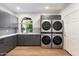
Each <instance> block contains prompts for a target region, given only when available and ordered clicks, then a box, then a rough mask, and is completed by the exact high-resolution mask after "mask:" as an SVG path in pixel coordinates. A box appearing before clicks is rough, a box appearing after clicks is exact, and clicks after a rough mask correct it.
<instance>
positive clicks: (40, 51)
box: [7, 46, 70, 56]
mask: <svg viewBox="0 0 79 59" xmlns="http://www.w3.org/2000/svg"><path fill="white" fill-rule="evenodd" d="M7 56H70V55H69V54H68V53H67V52H66V51H65V50H63V49H46V48H41V47H39V46H18V47H16V48H15V49H13V50H12V51H10V52H9V53H8V54H7Z"/></svg>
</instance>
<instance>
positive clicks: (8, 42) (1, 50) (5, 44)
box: [0, 36, 17, 55]
mask: <svg viewBox="0 0 79 59" xmlns="http://www.w3.org/2000/svg"><path fill="white" fill-rule="evenodd" d="M16 39H17V37H16V36H10V37H6V38H3V39H0V55H4V54H6V53H7V52H9V51H10V50H12V49H13V48H15V47H16Z"/></svg>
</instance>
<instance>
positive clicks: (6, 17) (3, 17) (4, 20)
mask: <svg viewBox="0 0 79 59" xmlns="http://www.w3.org/2000/svg"><path fill="white" fill-rule="evenodd" d="M17 23H18V22H17V18H16V17H15V16H13V15H11V14H9V13H6V12H3V11H0V27H11V28H16V27H17V26H18V24H17Z"/></svg>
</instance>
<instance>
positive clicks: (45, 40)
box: [41, 34, 51, 48]
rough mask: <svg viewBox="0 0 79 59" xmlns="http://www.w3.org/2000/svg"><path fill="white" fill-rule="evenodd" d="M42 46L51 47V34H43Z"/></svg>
mask: <svg viewBox="0 0 79 59" xmlns="http://www.w3.org/2000/svg"><path fill="white" fill-rule="evenodd" d="M41 47H44V48H51V34H41Z"/></svg>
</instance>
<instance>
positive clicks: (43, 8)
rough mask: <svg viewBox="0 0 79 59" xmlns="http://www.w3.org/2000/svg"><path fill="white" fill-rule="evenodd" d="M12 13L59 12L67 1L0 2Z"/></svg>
mask: <svg viewBox="0 0 79 59" xmlns="http://www.w3.org/2000/svg"><path fill="white" fill-rule="evenodd" d="M0 5H2V6H3V7H5V8H7V9H9V10H10V11H12V12H14V13H27V12H43V13H44V12H50V13H52V12H54V13H55V12H60V11H61V10H62V9H64V8H65V7H66V6H67V5H68V3H0Z"/></svg>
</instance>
